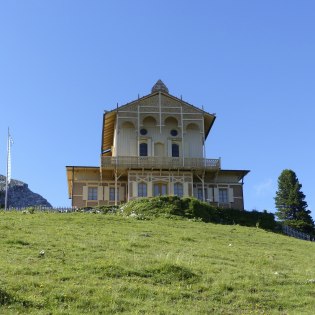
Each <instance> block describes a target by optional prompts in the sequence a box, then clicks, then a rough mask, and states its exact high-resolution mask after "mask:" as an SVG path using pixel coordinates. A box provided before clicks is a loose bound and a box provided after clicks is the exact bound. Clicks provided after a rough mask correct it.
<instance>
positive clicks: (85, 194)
mask: <svg viewBox="0 0 315 315" xmlns="http://www.w3.org/2000/svg"><path fill="white" fill-rule="evenodd" d="M82 199H83V200H87V199H88V186H83V197H82Z"/></svg>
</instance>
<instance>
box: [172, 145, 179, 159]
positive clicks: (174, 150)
mask: <svg viewBox="0 0 315 315" xmlns="http://www.w3.org/2000/svg"><path fill="white" fill-rule="evenodd" d="M172 156H173V157H179V145H178V144H177V143H172Z"/></svg>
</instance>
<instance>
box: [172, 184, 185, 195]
mask: <svg viewBox="0 0 315 315" xmlns="http://www.w3.org/2000/svg"><path fill="white" fill-rule="evenodd" d="M174 195H175V196H177V197H179V198H182V197H183V196H184V185H183V184H182V183H174Z"/></svg>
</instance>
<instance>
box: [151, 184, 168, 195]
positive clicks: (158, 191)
mask: <svg viewBox="0 0 315 315" xmlns="http://www.w3.org/2000/svg"><path fill="white" fill-rule="evenodd" d="M166 194H167V185H166V184H161V183H158V184H154V197H156V196H163V195H166Z"/></svg>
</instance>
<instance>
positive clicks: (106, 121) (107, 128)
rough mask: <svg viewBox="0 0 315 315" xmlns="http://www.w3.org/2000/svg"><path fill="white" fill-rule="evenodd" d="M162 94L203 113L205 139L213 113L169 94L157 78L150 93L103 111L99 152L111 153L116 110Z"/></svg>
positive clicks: (106, 154) (213, 119)
mask: <svg viewBox="0 0 315 315" xmlns="http://www.w3.org/2000/svg"><path fill="white" fill-rule="evenodd" d="M159 94H160V95H162V96H164V97H166V98H169V99H171V100H174V101H176V102H180V103H181V104H182V105H186V106H189V107H191V108H193V109H194V110H195V111H197V112H200V113H201V114H203V115H204V132H205V139H207V137H208V134H209V132H210V130H211V128H212V126H213V123H214V121H215V119H216V116H215V114H210V113H207V112H205V111H204V110H203V109H200V108H198V107H196V106H194V105H192V104H190V103H188V102H185V101H183V100H182V99H179V98H177V97H175V96H173V95H171V94H169V91H168V88H167V87H166V85H165V84H164V83H163V82H162V81H161V80H158V81H157V82H156V83H155V85H154V86H153V87H152V89H151V93H150V94H148V95H145V96H143V97H141V98H138V99H137V100H134V101H132V102H130V103H127V104H124V105H122V106H119V107H117V108H116V109H113V110H111V111H105V112H104V115H103V130H102V146H101V150H102V151H101V152H102V154H103V155H104V156H108V155H111V153H110V151H109V150H110V149H111V147H112V145H113V138H114V125H115V120H116V114H117V111H119V110H123V109H124V108H126V107H128V106H131V105H135V104H138V103H139V102H142V101H144V100H146V99H148V98H152V97H155V96H157V95H159Z"/></svg>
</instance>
